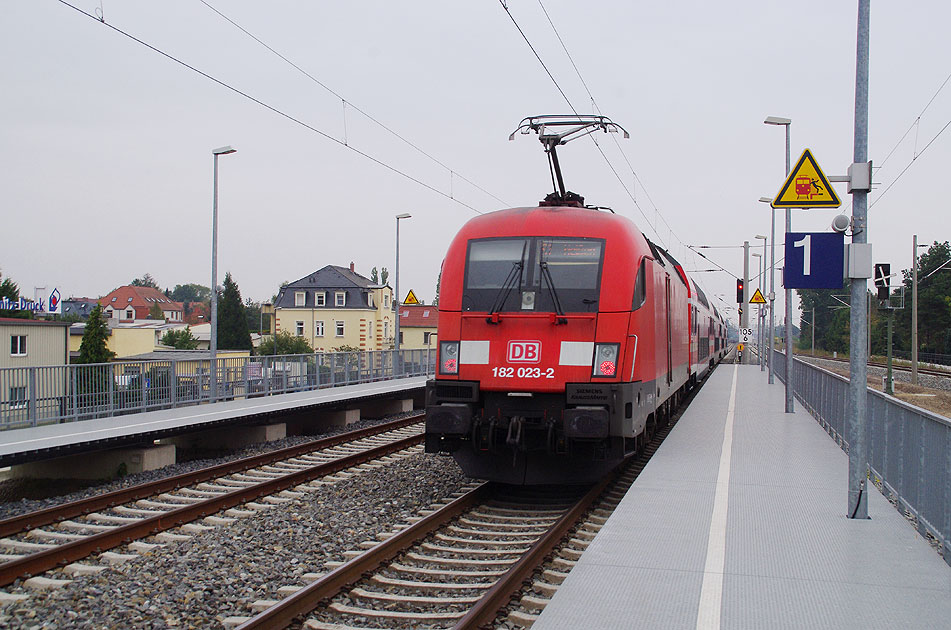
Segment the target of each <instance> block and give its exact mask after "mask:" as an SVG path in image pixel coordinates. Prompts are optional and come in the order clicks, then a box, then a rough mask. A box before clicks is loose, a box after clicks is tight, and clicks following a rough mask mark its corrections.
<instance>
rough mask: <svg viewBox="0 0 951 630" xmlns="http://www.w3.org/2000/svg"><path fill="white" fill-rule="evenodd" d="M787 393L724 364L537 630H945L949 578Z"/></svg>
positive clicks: (755, 373)
mask: <svg viewBox="0 0 951 630" xmlns="http://www.w3.org/2000/svg"><path fill="white" fill-rule="evenodd" d="M869 488H870V492H869V497H868V512H869V517H870V518H869V519H867V520H850V519H848V518H847V517H846V511H847V508H848V456H847V455H846V454H845V453H844V452H843V451H842V450H841V449H840V448H839V446H838V445H837V444H836V443H835V442H834V441H833V440H832V439H831V438H830V437H829V435H828V434H827V433H826V432H825V431H824V430H823V429H822V428H821V427H820V426H819V424H818V423H817V422H816V421H815V419H813V417H812V416H811V415H809V413H808V412H807V411H806V410H805V409H803V408H802V406H801V405H800V404H799V402H798V401H797V402H796V412H795V413H792V414H787V413H784V394H783V384H782V382H780V381H779V379H776V383H775V384H774V385H768V384H767V378H766V374H765V373H764V372H761V371H760V369H759V367H758V366H756V365H735V364H723V365H721V366H720V367H718V368H717V369H716V370H715V371H714V372H713V374H712V375H711V376H710V378H709V380H708V381H707V383H706V384H705V385H704V387H703V389H702V390H701V391H700V392H699V393H698V395H697V396H696V398H694V400H693V402H692V403H691V405H690V407H689V408H688V409H687V410H686V411H685V412H684V414H683V416H682V417H681V418H680V420H679V421H678V422H677V424H676V425H675V426H674V428H673V430H672V431H671V433H670V434H669V435H668V437H667V439H666V440H665V441H664V443H663V445H661V447H660V448H659V449H658V451H657V452H656V454H655V455H654V456H653V458H652V459H651V460H650V462H649V463H648V464H647V466H646V467H645V468H644V470H643V472H642V473H641V474H640V476H639V477H638V478H637V480H636V481H635V483H634V485H633V486H632V487H631V489H630V490H629V491H628V493H627V495H626V496H625V497H624V499H623V500H622V501H621V503H620V505H619V506H618V508H617V510H616V511H615V512H614V514H613V515H612V516H611V517H610V518H609V519H608V521H607V523H606V524H605V525H604V527H603V528H602V529H601V531H600V532H599V533H598V535H597V536H596V537H595V539H594V540H593V541H592V543H591V545H590V546H589V547H588V549H587V550H586V551H585V552H584V554H583V555H582V556H581V559H580V560H579V561H578V564H577V566H575V568H574V569H572V571H571V573H570V574H569V576H568V578H567V579H566V580H565V582H564V584H563V585H562V586H561V587H560V588H559V589H558V591H557V592H556V594H555V596H554V599H553V600H552V601H551V603H549V604H548V606H547V607H546V608H545V609H544V611H543V612H542V613H541V615H540V617H539V619H538V620H537V621H536V622H535V624H534V625H533V630H576V629H578V628H597V629H599V630H607V629H613V628H624V629H629V628H665V629H671V628H683V629H688V628H689V629H690V630H700V629H719V628H724V629H726V628H730V629H734V628H743V629H747V628H748V629H762V628H770V629H777V628H797V629H799V628H808V629H810V630H814V629H817V628H830V629H831V628H835V629H836V630H841V629H843V628H863V629H867V628H889V629H891V628H896V627H920V628H949V627H951V568H949V567H948V565H947V564H945V562H944V560H943V559H942V558H941V556H940V555H939V554H938V553H937V552H936V551H935V550H934V549H933V548H932V547H931V546H930V545H929V544H928V542H926V541H925V539H924V538H922V537H921V536H919V535H918V533H917V532H916V531H915V529H914V527H913V526H912V525H911V524H910V523H909V522H908V521H907V520H906V519H905V518H904V517H903V516H902V515H901V514H900V513H899V512H898V511H897V510H896V509H895V508H894V507H892V505H891V504H890V503H889V502H888V501H887V500H886V499H885V497H883V496H882V494H881V493H880V492H879V491H878V490H877V489H876V488H875V486H873V485H871V486H869Z"/></svg>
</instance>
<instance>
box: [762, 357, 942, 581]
mask: <svg viewBox="0 0 951 630" xmlns="http://www.w3.org/2000/svg"><path fill="white" fill-rule="evenodd" d="M774 368H775V370H776V374H777V375H778V376H779V377H780V378H781V379H784V380H785V377H786V374H785V371H786V366H785V361H780V360H777V361H776V365H775V366H774ZM792 384H793V390H794V391H795V394H796V398H798V399H799V400H800V402H801V403H802V404H803V406H804V407H805V408H806V409H807V410H808V411H809V412H810V413H811V414H812V415H813V416H814V417H815V418H816V419H817V420H818V421H819V424H820V425H822V427H823V428H824V429H825V430H826V431H827V432H828V433H829V435H830V436H832V438H833V439H834V440H835V441H836V442H837V443H838V444H839V446H841V447H842V450H844V451H846V452H848V445H849V428H848V423H847V420H846V419H847V418H848V404H849V402H848V401H849V380H848V379H847V378H845V377H842V376H839V375H838V374H834V373H832V372H829V371H828V370H823V369H822V368H820V367H818V366H815V365H812V364H810V363H805V362H803V361H799V360H796V361H794V367H793V381H792ZM867 409H868V417H867V419H866V422H867V431H868V444H869V452H868V461H869V468H870V469H871V477H872V480H873V481H874V482H875V484H876V485H878V486H880V488H881V490H882V494H884V495H885V496H886V497H887V498H888V499H889V500H890V501H891V502H892V503H893V504H894V505H895V507H896V508H897V509H898V510H899V511H900V512H902V513H904V514H905V515H906V516H913V517H914V518H915V520H916V521H917V526H918V531H919V533H920V534H921V535H922V536H924V537H925V538H928V537H931V538H934V539H935V540H937V541H938V542H939V543H941V548H942V555H943V556H944V560H945V562H947V563H948V564H949V565H951V420H948V419H947V418H944V417H942V416H939V415H937V414H934V413H931V412H930V411H927V410H925V409H921V408H920V407H915V406H914V405H910V404H908V403H906V402H904V401H901V400H899V399H897V398H894V397H892V396H888V395H886V394H883V393H882V392H879V391H875V390H873V389H869V390H868V407H867Z"/></svg>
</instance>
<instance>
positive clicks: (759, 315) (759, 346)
mask: <svg viewBox="0 0 951 630" xmlns="http://www.w3.org/2000/svg"><path fill="white" fill-rule="evenodd" d="M751 256H753V257H754V258H759V262H757V263H756V272H757V275H758V280H757V282H756V284H755V285H754V286H756V287H757V288H758V287H759V284H761V283H762V281H763V276H764V275H766V272H765V271H763V255H762V254H757V253H756V252H753V253H752V254H751ZM756 354H758V355H759V357H758V358H757V363H759V367H760V371H762V370H763V368H764V367H765V366H764V365H763V305H762V304H757V305H756Z"/></svg>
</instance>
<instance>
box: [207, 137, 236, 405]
mask: <svg viewBox="0 0 951 630" xmlns="http://www.w3.org/2000/svg"><path fill="white" fill-rule="evenodd" d="M235 151H236V149H232V148H231V146H230V145H229V146H226V147H221V148H219V149H214V150H213V151H212V152H211V154H212V155H214V156H215V184H214V188H215V190H214V201H213V202H212V211H211V344H210V346H211V356H210V366H209V367H210V373H211V374H212V375H213V376H212V384H211V395H212V400H217V399H218V156H219V155H228V154H229V153H234V152H235Z"/></svg>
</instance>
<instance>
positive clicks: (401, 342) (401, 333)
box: [400, 330, 403, 346]
mask: <svg viewBox="0 0 951 630" xmlns="http://www.w3.org/2000/svg"><path fill="white" fill-rule="evenodd" d="M400 345H401V346H402V345H403V331H402V330H401V331H400Z"/></svg>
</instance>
